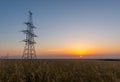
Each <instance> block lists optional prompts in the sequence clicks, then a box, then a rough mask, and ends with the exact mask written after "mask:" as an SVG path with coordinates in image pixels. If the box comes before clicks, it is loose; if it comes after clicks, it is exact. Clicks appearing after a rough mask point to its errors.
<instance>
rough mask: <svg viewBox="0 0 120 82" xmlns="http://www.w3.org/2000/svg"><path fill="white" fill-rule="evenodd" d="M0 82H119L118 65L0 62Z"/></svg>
mask: <svg viewBox="0 0 120 82" xmlns="http://www.w3.org/2000/svg"><path fill="white" fill-rule="evenodd" d="M0 82H120V62H119V61H101V60H77V59H76V60H75V59H74V60H72V59H71V60H62V59H61V60H60V59H58V60H57V59H56V60H55V59H46V60H45V59H44V60H39V59H38V60H17V59H16V60H10V59H9V60H0Z"/></svg>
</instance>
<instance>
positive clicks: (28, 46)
mask: <svg viewBox="0 0 120 82" xmlns="http://www.w3.org/2000/svg"><path fill="white" fill-rule="evenodd" d="M25 24H26V25H27V28H26V30H22V32H23V33H25V34H26V39H25V40H23V42H25V47H24V51H23V56H22V58H23V59H35V58H36V52H35V47H34V44H35V43H36V42H35V41H34V37H37V36H36V35H35V34H34V31H33V29H34V28H36V27H35V26H34V25H33V21H32V12H31V11H29V18H28V22H25Z"/></svg>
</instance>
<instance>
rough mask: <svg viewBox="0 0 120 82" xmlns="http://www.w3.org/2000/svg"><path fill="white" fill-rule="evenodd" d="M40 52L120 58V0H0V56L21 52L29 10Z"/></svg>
mask: <svg viewBox="0 0 120 82" xmlns="http://www.w3.org/2000/svg"><path fill="white" fill-rule="evenodd" d="M29 10H31V11H32V12H33V23H34V25H35V26H36V27H37V28H36V29H35V30H34V31H35V33H36V34H37V36H38V37H37V38H35V40H36V42H37V44H36V45H35V47H36V52H37V56H40V57H46V58H48V57H49V58H50V57H51V58H55V57H58V58H65V57H68V58H69V57H70V58H74V57H78V58H120V0H0V56H5V55H6V54H9V55H10V56H21V55H22V52H23V49H24V46H25V43H23V42H21V41H22V40H23V39H25V35H24V34H23V33H21V32H20V31H21V30H24V29H25V28H26V25H25V24H24V22H26V21H27V20H28V11H29Z"/></svg>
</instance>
